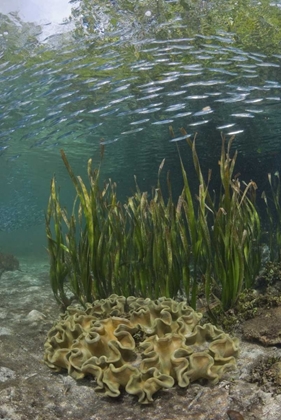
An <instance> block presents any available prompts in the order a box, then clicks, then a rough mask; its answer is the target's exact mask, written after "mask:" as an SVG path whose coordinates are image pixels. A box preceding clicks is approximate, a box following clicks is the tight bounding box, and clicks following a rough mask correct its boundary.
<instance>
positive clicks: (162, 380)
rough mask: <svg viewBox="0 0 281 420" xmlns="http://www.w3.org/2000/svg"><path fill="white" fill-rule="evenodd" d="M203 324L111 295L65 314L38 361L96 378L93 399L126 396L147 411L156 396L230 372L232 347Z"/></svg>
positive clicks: (184, 313)
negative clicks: (135, 397)
mask: <svg viewBox="0 0 281 420" xmlns="http://www.w3.org/2000/svg"><path fill="white" fill-rule="evenodd" d="M201 318H202V315H201V314H200V313H197V312H195V311H194V310H193V309H192V308H191V307H189V306H187V305H186V304H185V303H184V302H176V301H174V300H172V299H167V298H160V299H157V300H155V301H152V300H150V299H142V298H135V297H132V296H130V297H128V298H125V297H123V296H117V295H111V296H110V297H109V298H108V299H102V300H99V301H95V302H94V303H93V304H92V305H90V304H89V305H87V308H86V310H81V309H79V308H76V307H69V308H68V310H67V311H66V312H65V314H64V315H62V316H61V319H60V320H59V321H58V322H57V324H56V325H54V326H53V327H52V329H51V330H50V331H49V333H48V337H47V340H46V343H45V354H44V362H45V363H46V364H47V365H48V366H49V367H50V368H52V369H53V370H55V371H61V370H63V369H66V370H67V371H68V373H69V375H71V376H72V377H73V378H75V379H80V378H83V377H84V376H86V375H92V376H94V377H95V379H96V382H97V386H96V388H95V390H96V391H97V392H98V393H101V394H104V395H108V396H111V397H117V396H118V395H119V394H120V392H121V390H122V389H125V390H126V391H127V392H128V393H129V394H132V395H136V396H137V397H138V401H139V402H140V403H142V404H147V403H150V402H152V401H153V394H154V393H155V392H157V391H158V390H160V389H163V388H171V387H172V386H173V385H174V384H175V383H177V384H178V385H179V386H180V387H186V386H188V384H189V383H190V382H193V381H195V380H198V379H201V378H204V379H207V380H209V381H210V382H211V383H216V382H218V380H219V378H220V377H221V376H222V375H223V373H224V372H226V371H227V370H229V369H231V368H233V367H235V365H236V357H237V355H238V340H237V339H236V338H231V337H230V336H229V335H228V334H225V333H224V332H223V331H222V330H220V329H218V328H216V327H214V326H213V325H212V324H205V325H203V326H200V325H199V322H200V320H201Z"/></svg>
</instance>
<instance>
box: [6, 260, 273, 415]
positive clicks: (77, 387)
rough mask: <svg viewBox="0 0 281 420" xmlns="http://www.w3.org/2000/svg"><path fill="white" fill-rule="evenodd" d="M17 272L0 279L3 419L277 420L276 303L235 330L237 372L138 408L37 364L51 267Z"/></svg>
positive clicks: (33, 264) (46, 324)
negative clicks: (237, 343) (238, 341)
mask: <svg viewBox="0 0 281 420" xmlns="http://www.w3.org/2000/svg"><path fill="white" fill-rule="evenodd" d="M20 267H21V271H12V272H4V273H3V274H2V276H1V277H0V418H1V419H5V420H30V419H32V420H54V419H61V420H74V419H81V420H82V419H83V420H85V419H87V420H103V419H113V418H114V419H116V420H118V419H120V420H121V419H122V420H130V419H138V420H145V419H153V420H160V419H161V420H162V419H166V420H176V419H177V420H183V419H185V420H191V419H193V420H194V419H196V420H203V419H204V420H229V419H230V420H241V419H245V420H247V419H260V420H262V419H267V420H273V419H274V420H278V419H281V412H280V407H281V328H280V334H279V326H280V325H281V310H280V309H279V306H277V307H276V308H275V309H274V308H271V309H270V310H268V311H266V310H264V312H258V313H257V316H258V317H259V316H260V317H262V322H261V319H260V318H258V317H257V322H256V323H255V324H254V319H255V318H252V319H251V320H250V321H249V320H245V321H244V320H241V321H239V323H238V324H237V325H236V326H234V332H233V333H232V334H235V335H236V336H237V337H238V338H239V339H240V355H239V357H238V360H237V369H236V370H233V371H230V372H227V373H225V374H224V375H223V377H222V379H221V381H220V382H219V383H218V384H216V385H212V386H210V385H207V384H206V383H204V381H201V382H194V383H192V384H190V385H189V386H188V387H187V388H180V387H178V386H174V387H172V388H170V389H165V390H161V391H158V392H157V393H156V394H155V401H154V402H153V403H152V404H148V405H145V406H142V405H140V404H139V403H138V402H137V398H136V397H135V396H132V395H129V394H127V393H121V395H120V396H119V397H118V398H110V397H108V396H100V395H97V394H96V393H95V392H94V388H95V386H96V383H95V380H94V379H91V378H89V377H86V378H83V379H80V380H78V381H77V380H75V379H73V378H72V377H71V376H68V375H67V373H64V372H60V373H53V372H52V371H51V370H50V369H49V368H48V366H46V365H45V364H44V363H43V362H42V360H43V356H44V343H45V340H46V337H47V333H48V331H49V330H50V329H51V327H52V325H53V323H54V322H55V321H56V320H57V319H58V317H59V308H58V305H57V303H56V302H55V300H54V298H53V296H52V292H51V289H50V286H49V276H48V263H44V262H39V261H20ZM266 320H268V325H266ZM250 322H251V323H250ZM244 323H245V324H244ZM273 324H274V328H275V330H274V331H272V328H273ZM259 325H260V327H261V328H259ZM276 328H277V329H276ZM267 329H268V333H267ZM258 330H259V335H258V332H257V331H258ZM272 334H273V335H274V337H273V336H272ZM267 336H268V337H269V338H268V339H267V338H266V337H267ZM245 337H247V340H246V338H245ZM248 340H251V341H248ZM265 344H266V345H267V346H265Z"/></svg>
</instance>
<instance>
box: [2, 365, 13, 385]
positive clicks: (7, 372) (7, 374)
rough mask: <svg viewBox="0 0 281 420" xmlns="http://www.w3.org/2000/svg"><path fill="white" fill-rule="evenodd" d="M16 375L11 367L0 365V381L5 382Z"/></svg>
mask: <svg viewBox="0 0 281 420" xmlns="http://www.w3.org/2000/svg"><path fill="white" fill-rule="evenodd" d="M15 376H16V374H15V372H14V371H13V370H12V369H9V368H6V367H4V366H2V367H0V382H6V381H9V380H10V379H14V378H15Z"/></svg>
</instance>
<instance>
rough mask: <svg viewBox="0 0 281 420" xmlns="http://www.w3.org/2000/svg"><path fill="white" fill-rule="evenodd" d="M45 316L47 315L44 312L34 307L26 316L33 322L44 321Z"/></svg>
mask: <svg viewBox="0 0 281 420" xmlns="http://www.w3.org/2000/svg"><path fill="white" fill-rule="evenodd" d="M45 318H46V316H45V315H44V314H42V312H39V311H37V310H36V309H33V310H32V311H30V312H29V313H28V314H27V317H26V319H27V320H28V321H32V322H34V321H42V319H45Z"/></svg>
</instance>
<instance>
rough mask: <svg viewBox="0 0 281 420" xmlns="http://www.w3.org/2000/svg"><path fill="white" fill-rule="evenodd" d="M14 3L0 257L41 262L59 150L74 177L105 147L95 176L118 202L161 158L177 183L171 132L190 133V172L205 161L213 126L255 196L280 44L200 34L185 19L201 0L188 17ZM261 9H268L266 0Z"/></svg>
mask: <svg viewBox="0 0 281 420" xmlns="http://www.w3.org/2000/svg"><path fill="white" fill-rule="evenodd" d="M17 3H18V2H15V4H14V6H13V2H10V1H9V2H8V1H5V0H4V2H3V4H2V6H0V35H1V36H0V47H1V49H0V51H1V61H0V86H1V88H0V180H1V183H0V251H2V252H12V253H15V254H16V255H17V256H19V257H21V256H40V257H45V256H46V251H45V233H44V211H45V209H46V206H47V201H48V196H49V186H50V179H51V177H52V176H53V174H54V173H55V174H56V177H57V181H58V184H59V185H60V186H61V201H62V202H63V203H64V204H65V205H66V206H68V205H70V204H71V202H72V200H73V198H74V192H73V188H72V185H71V183H70V181H69V179H68V175H67V173H66V170H65V168H64V167H63V163H62V161H61V158H60V153H59V151H60V149H61V148H62V149H64V150H65V152H66V154H67V156H68V158H69V161H70V162H71V164H72V166H73V168H74V170H75V172H76V173H77V174H79V175H82V176H85V174H86V165H87V160H88V159H89V158H92V159H93V162H94V164H95V165H98V164H99V162H100V146H101V144H102V145H105V157H104V161H103V166H102V177H104V178H109V177H110V178H112V179H113V180H116V181H117V184H118V191H119V194H120V198H121V199H124V198H125V197H126V196H128V195H130V194H131V192H132V190H133V188H134V178H133V176H134V175H137V179H138V183H139V185H140V187H141V189H143V190H150V188H151V187H152V186H153V185H155V182H156V177H157V170H158V167H159V165H160V163H161V161H162V159H164V158H165V159H166V163H165V169H166V170H170V171H171V174H172V175H171V176H172V182H173V185H174V190H175V193H177V192H179V191H180V189H181V177H180V170H179V162H178V155H177V149H176V146H175V143H177V144H178V145H179V146H180V147H181V148H182V151H183V155H184V156H186V165H187V168H188V171H189V173H190V177H192V176H193V173H192V164H191V160H190V156H189V154H188V149H187V148H186V146H185V141H184V139H183V138H182V135H181V133H180V128H181V127H184V129H185V130H186V132H187V133H188V135H190V137H193V136H194V134H195V133H198V137H197V147H198V153H199V155H200V158H201V161H202V165H203V169H204V171H207V169H208V168H209V167H211V168H213V169H217V167H218V166H217V162H218V158H219V151H220V144H221V140H220V135H221V134H220V133H224V134H225V135H226V136H227V137H229V136H231V135H233V134H235V136H236V139H235V142H234V148H237V149H238V150H239V152H240V157H239V158H238V168H237V172H238V171H239V172H241V178H242V179H245V180H246V181H248V180H250V179H254V180H255V181H256V182H257V184H258V186H259V191H260V193H261V192H262V190H263V188H265V186H266V182H267V181H266V177H267V172H269V171H273V172H274V171H277V170H280V166H281V165H280V162H281V160H280V158H281V147H280V144H281V137H280V136H281V134H280V133H281V118H280V111H281V72H280V65H281V47H280V45H279V46H278V45H275V44H272V41H271V39H269V41H268V47H267V45H266V44H265V46H266V47H264V46H263V45H258V40H257V43H256V44H255V43H254V42H253V43H252V44H251V45H250V46H249V45H246V46H245V45H241V38H240V41H239V37H238V35H237V33H235V31H234V32H233V31H231V30H228V31H226V30H225V26H223V25H221V27H216V28H213V30H211V33H210V31H208V33H207V34H205V31H204V28H203V27H202V26H200V20H198V21H196V19H195V18H196V17H198V16H201V15H204V16H207V15H208V13H210V12H209V8H210V7H212V5H211V4H210V3H208V2H199V3H198V5H197V7H195V8H194V9H192V14H191V12H190V11H187V10H186V9H185V8H180V6H179V8H178V9H177V11H176V12H175V11H174V9H171V7H175V6H176V5H177V4H179V5H180V3H183V2H175V1H174V2H165V1H161V2H160V1H159V2H146V1H143V2H140V3H138V4H142V6H138V8H135V9H133V8H130V7H129V6H128V5H131V4H132V2H126V1H119V2H118V0H116V1H108V2H105V1H104V2H103V3H101V2H98V1H97V2H89V1H85V2H83V3H80V2H78V1H71V2H67V1H65V0H62V1H59V0H57V2H54V4H50V7H49V8H46V6H44V2H41V1H39V0H38V1H35V0H34V1H31V0H30V1H26V2H25V5H24V9H23V6H20V7H22V9H20V8H19V9H18V7H19V6H18V4H17ZM51 3H52V2H51ZM214 4H215V2H214ZM35 6H36V7H35ZM51 6H52V7H51ZM1 7H2V9H1ZM13 7H14V9H13ZM253 7H255V8H257V7H259V6H257V4H256V3H253ZM268 8H270V9H272V10H274V13H276V14H277V15H278V14H280V17H281V11H280V9H281V7H280V3H278V2H275V3H270V2H268ZM171 10H172V11H173V13H172V12H171ZM50 11H52V13H51V12H50ZM229 13H230V12H229ZM224 19H227V15H226V16H224ZM280 22H281V20H280ZM280 25H281V23H280ZM250 36H253V37H254V36H256V35H255V34H254V33H253V34H252V35H251V33H250ZM169 126H172V127H173V130H174V132H175V138H174V139H172V138H171V136H170V133H169Z"/></svg>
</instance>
